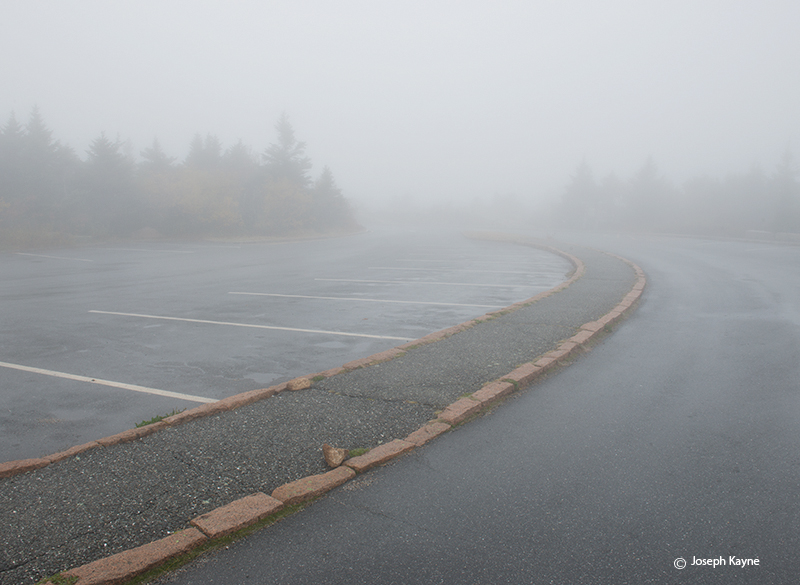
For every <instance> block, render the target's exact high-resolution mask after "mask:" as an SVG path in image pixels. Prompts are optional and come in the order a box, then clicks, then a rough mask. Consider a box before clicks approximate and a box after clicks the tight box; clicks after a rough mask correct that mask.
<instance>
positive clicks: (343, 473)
mask: <svg viewBox="0 0 800 585" xmlns="http://www.w3.org/2000/svg"><path fill="white" fill-rule="evenodd" d="M355 476H356V472H355V471H353V470H352V469H350V468H349V467H345V466H342V467H337V468H336V469H333V470H331V471H328V472H326V473H321V474H319V475H309V476H308V477H304V478H302V479H298V480H297V481H293V482H290V483H285V484H283V485H282V486H280V487H278V488H275V490H274V491H273V492H272V497H273V498H275V499H276V500H280V501H281V502H283V503H284V505H286V506H291V505H293V504H299V503H300V502H304V501H306V500H310V499H312V498H316V497H317V496H321V495H322V494H324V493H326V492H328V491H330V490H332V489H333V488H335V487H338V486H340V485H342V484H343V483H345V482H346V481H348V480H350V479H352V478H354V477H355Z"/></svg>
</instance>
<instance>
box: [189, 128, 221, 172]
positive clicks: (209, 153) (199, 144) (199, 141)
mask: <svg viewBox="0 0 800 585" xmlns="http://www.w3.org/2000/svg"><path fill="white" fill-rule="evenodd" d="M221 159H222V143H221V142H220V141H219V138H217V137H216V136H215V135H214V134H206V137H205V140H204V139H203V138H202V136H200V134H195V135H194V138H192V142H191V144H190V145H189V154H188V155H187V156H186V161H185V162H184V164H185V165H186V166H187V167H193V168H196V169H205V170H211V169H214V168H216V167H217V166H219V163H220V160H221Z"/></svg>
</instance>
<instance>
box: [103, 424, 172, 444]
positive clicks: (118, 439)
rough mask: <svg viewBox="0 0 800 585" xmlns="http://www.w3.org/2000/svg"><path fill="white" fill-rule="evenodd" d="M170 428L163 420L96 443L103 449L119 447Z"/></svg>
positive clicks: (104, 438)
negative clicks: (112, 446)
mask: <svg viewBox="0 0 800 585" xmlns="http://www.w3.org/2000/svg"><path fill="white" fill-rule="evenodd" d="M167 426H169V425H168V424H167V423H165V422H164V421H163V420H161V421H159V422H156V423H153V424H149V425H145V426H143V427H137V428H135V429H128V430H127V431H122V432H121V433H117V434H116V435H111V436H110V437H103V438H102V439H97V441H96V443H98V444H99V445H102V446H103V447H109V446H111V445H119V444H120V443H128V442H130V441H135V440H136V439H141V438H142V437H146V436H147V435H152V434H153V433H155V432H156V431H160V430H161V429H163V428H164V427H167Z"/></svg>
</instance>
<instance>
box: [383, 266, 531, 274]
mask: <svg viewBox="0 0 800 585" xmlns="http://www.w3.org/2000/svg"><path fill="white" fill-rule="evenodd" d="M369 269H370V270H411V271H414V270H424V271H427V272H442V271H444V270H447V271H448V272H492V273H495V274H530V271H527V270H488V269H485V270H482V269H480V268H410V267H406V266H370V267H369Z"/></svg>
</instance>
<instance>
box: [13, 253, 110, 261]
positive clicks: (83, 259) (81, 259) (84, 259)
mask: <svg viewBox="0 0 800 585" xmlns="http://www.w3.org/2000/svg"><path fill="white" fill-rule="evenodd" d="M17 255H18V256H36V257H37V258H51V259H53V260H75V261H76V262H94V260H87V259H86V258H69V257H67V256H45V255H44V254H29V253H28V252H17Z"/></svg>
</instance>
